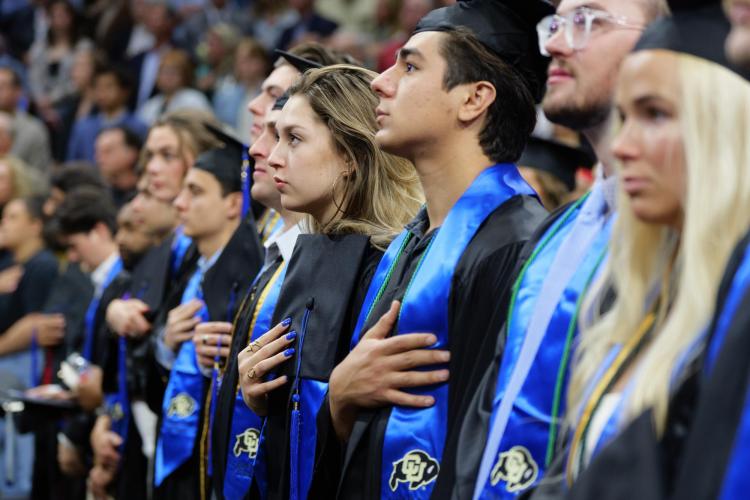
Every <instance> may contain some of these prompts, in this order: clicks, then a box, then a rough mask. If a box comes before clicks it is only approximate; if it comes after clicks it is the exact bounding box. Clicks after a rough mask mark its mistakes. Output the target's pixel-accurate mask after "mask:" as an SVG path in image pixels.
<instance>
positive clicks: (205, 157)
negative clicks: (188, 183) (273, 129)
mask: <svg viewBox="0 0 750 500" xmlns="http://www.w3.org/2000/svg"><path fill="white" fill-rule="evenodd" d="M205 126H206V129H208V130H209V131H210V132H211V133H212V134H213V135H214V136H216V138H217V139H218V140H219V141H221V142H222V143H224V145H223V146H219V147H216V148H213V149H209V150H208V151H204V152H203V153H201V155H200V156H198V159H196V160H195V163H194V164H193V167H195V168H199V169H201V170H205V171H206V172H210V173H211V174H213V175H214V177H216V178H217V179H218V180H219V183H221V185H222V186H224V187H225V188H226V189H228V190H229V191H230V192H234V191H242V163H243V158H244V155H243V153H244V152H246V151H247V146H245V145H244V144H243V143H242V142H240V141H239V140H238V139H236V138H235V137H233V136H231V135H230V134H228V133H227V132H225V131H224V130H222V129H221V128H219V127H217V126H215V125H212V124H210V123H206V124H205Z"/></svg>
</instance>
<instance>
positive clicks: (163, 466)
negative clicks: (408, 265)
mask: <svg viewBox="0 0 750 500" xmlns="http://www.w3.org/2000/svg"><path fill="white" fill-rule="evenodd" d="M213 133H214V134H216V131H214V132H213ZM219 138H220V139H221V141H222V142H223V143H224V146H223V147H218V148H213V149H210V150H208V151H206V152H204V153H203V154H201V155H200V156H199V157H198V158H197V159H196V161H195V164H194V165H193V166H192V168H191V169H190V170H189V171H188V173H187V175H186V177H185V182H184V184H183V187H182V190H181V191H180V195H179V196H178V197H177V198H176V199H175V202H174V206H175V207H176V208H177V211H178V213H179V217H180V221H181V222H182V224H183V228H184V234H185V235H186V236H188V237H190V238H192V239H193V241H194V243H195V245H196V247H197V249H198V252H199V253H200V256H201V257H200V258H199V260H198V264H197V269H196V271H195V272H194V273H193V275H192V276H191V277H190V279H189V281H188V283H187V285H186V287H185V290H184V292H183V295H182V298H181V301H180V305H179V306H178V307H176V308H175V309H173V310H172V311H170V313H169V316H168V320H167V325H166V328H165V330H164V334H163V336H160V337H159V339H158V340H157V359H158V361H159V363H160V364H161V366H162V367H163V368H165V369H168V370H169V372H170V373H169V382H168V384H167V388H166V391H165V393H164V400H163V403H162V413H161V419H160V424H159V434H158V437H157V445H156V456H155V477H154V483H155V485H156V487H157V490H156V497H157V498H201V497H202V496H203V495H205V494H206V493H207V492H208V489H209V487H210V485H209V484H206V483H205V481H204V480H205V479H206V477H207V476H206V474H205V472H204V471H202V470H201V466H202V464H203V463H204V462H202V461H201V460H200V456H201V451H202V446H201V444H202V443H205V442H206V439H207V437H206V436H204V435H202V433H201V431H202V430H204V429H206V428H207V427H204V426H203V421H204V419H206V418H209V415H210V406H209V405H208V404H207V400H206V396H207V394H208V391H209V389H210V388H211V387H217V384H218V381H217V376H218V371H219V365H220V364H223V360H224V359H225V357H226V356H227V354H228V351H229V346H228V345H225V346H224V347H222V346H221V345H220V343H219V342H220V337H217V336H207V335H204V336H202V337H201V338H195V337H194V333H195V326H196V325H197V324H198V323H200V322H202V321H209V320H212V319H214V320H216V319H221V320H226V319H228V318H234V315H235V313H236V310H237V307H238V306H239V303H238V300H239V298H240V297H242V295H243V294H244V291H245V290H246V288H247V286H248V285H249V283H250V280H251V278H252V277H253V276H254V275H255V273H256V272H257V270H258V268H259V266H260V263H261V250H260V245H259V243H258V240H257V231H256V229H255V225H254V223H253V221H252V219H251V218H246V217H243V195H242V192H243V190H242V175H241V166H242V152H243V146H242V144H241V143H238V142H236V141H234V140H232V139H231V138H229V137H227V136H225V135H223V134H222V135H221V136H220V137H219ZM190 311H192V313H191V314H190V316H188V317H184V316H185V315H186V314H187V313H188V312H190ZM199 345H200V347H199ZM209 351H210V353H209Z"/></svg>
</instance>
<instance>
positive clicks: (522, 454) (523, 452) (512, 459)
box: [490, 446, 539, 493]
mask: <svg viewBox="0 0 750 500" xmlns="http://www.w3.org/2000/svg"><path fill="white" fill-rule="evenodd" d="M538 475H539V466H538V465H537V464H536V462H535V461H534V458H533V457H532V456H531V453H530V452H529V450H528V449H526V448H525V447H523V446H514V447H513V448H511V449H510V450H508V451H503V452H502V453H500V454H498V456H497V463H496V464H495V467H493V468H492V473H491V474H490V482H491V483H492V486H495V485H496V484H497V483H499V482H500V481H505V489H506V490H508V491H509V492H511V493H512V492H514V491H521V490H524V489H526V488H528V487H529V486H531V485H532V484H534V481H536V478H537V476H538Z"/></svg>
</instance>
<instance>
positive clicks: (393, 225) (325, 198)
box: [238, 65, 422, 499]
mask: <svg viewBox="0 0 750 500" xmlns="http://www.w3.org/2000/svg"><path fill="white" fill-rule="evenodd" d="M374 76H375V74H374V73H372V72H371V71H368V70H365V69H363V68H359V67H356V66H350V65H335V66H330V67H326V68H321V69H311V70H309V71H307V72H306V73H305V74H304V75H303V76H302V77H301V78H300V80H299V81H297V82H296V83H295V84H294V85H293V86H292V87H291V88H290V89H289V100H288V101H287V103H286V104H285V105H284V108H283V110H282V111H281V114H280V116H279V117H278V119H277V121H276V129H277V131H278V134H279V142H278V144H277V145H276V147H275V149H274V150H273V153H272V154H271V156H270V158H269V160H268V164H269V166H270V167H271V168H272V169H273V170H274V180H275V181H276V186H277V189H278V190H279V192H280V193H281V204H282V206H283V207H284V208H286V209H288V210H294V211H296V212H302V213H305V214H307V217H306V219H305V220H304V221H303V223H302V224H303V228H304V229H305V230H307V231H311V232H313V233H315V234H310V235H301V236H299V237H298V239H297V244H296V246H295V249H294V253H293V255H292V257H291V259H290V261H289V264H288V269H287V270H286V276H285V278H284V282H283V285H282V287H281V290H280V291H279V292H278V293H279V298H278V301H277V303H276V309H275V312H274V313H273V321H272V322H271V323H270V324H271V325H276V326H275V327H273V328H272V329H270V330H269V331H268V332H267V333H266V332H263V333H264V334H263V335H262V336H260V337H259V338H256V339H255V340H254V341H253V342H252V343H251V344H250V345H249V346H248V347H247V348H245V349H244V350H243V351H242V352H241V353H240V355H239V357H238V372H239V375H240V386H241V388H242V396H243V398H244V400H245V402H246V403H247V404H248V406H249V407H250V408H251V409H252V410H253V412H254V413H255V414H256V415H260V416H264V417H266V419H265V422H264V426H263V427H264V432H263V434H262V436H261V439H262V444H261V447H260V450H259V451H258V456H256V458H255V463H254V471H255V472H256V474H255V477H254V479H255V481H254V486H253V491H251V495H250V496H251V498H258V497H260V498H266V497H267V498H294V499H297V498H308V491H309V488H310V483H311V479H312V475H313V473H314V470H315V468H316V462H317V456H318V453H316V447H318V446H320V445H319V443H325V442H326V438H325V437H321V438H320V441H319V440H318V436H317V433H316V418H317V415H318V410H319V408H320V407H321V405H322V404H323V400H324V396H325V392H326V388H327V385H328V377H329V375H330V373H331V370H332V369H333V367H334V366H335V365H336V363H338V361H339V360H341V359H342V358H343V356H344V355H345V353H346V352H347V351H348V348H349V341H350V332H351V331H352V329H353V328H354V325H355V323H356V319H357V314H358V312H359V310H360V307H361V304H362V301H363V300H364V297H365V293H366V292H367V289H368V285H369V284H370V281H371V279H372V276H373V272H374V270H375V267H376V265H377V263H378V261H379V260H380V258H381V256H382V249H383V248H385V247H386V246H387V245H388V243H389V242H390V241H391V240H392V239H393V237H394V236H395V235H396V234H397V233H398V231H399V230H400V228H401V227H402V226H403V224H406V222H407V221H408V220H409V219H410V218H411V217H413V215H414V214H415V213H416V211H417V210H418V208H419V205H420V204H421V202H422V197H421V192H420V190H419V184H418V182H417V178H416V175H415V174H414V170H413V167H412V165H411V164H410V163H409V162H408V161H406V160H404V159H403V158H397V157H395V156H392V155H390V154H387V153H385V152H383V151H382V150H381V149H380V148H378V146H377V144H376V143H375V132H376V130H377V125H376V116H375V107H376V105H377V97H376V95H375V93H374V92H373V91H372V90H371V88H370V84H371V82H372V79H373V77H374ZM263 467H265V468H266V469H267V474H266V475H265V477H263V476H261V475H260V474H259V473H258V471H259V470H260V468H263ZM263 479H267V486H266V485H264V484H263ZM309 498H326V495H325V493H322V492H319V491H309Z"/></svg>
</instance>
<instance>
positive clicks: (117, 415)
mask: <svg viewBox="0 0 750 500" xmlns="http://www.w3.org/2000/svg"><path fill="white" fill-rule="evenodd" d="M109 415H110V417H111V418H112V420H114V421H115V422H119V421H120V420H122V418H123V417H124V416H125V412H124V411H123V410H122V404H120V402H119V401H118V402H117V403H115V404H113V405H112V407H111V408H110V409H109Z"/></svg>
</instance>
